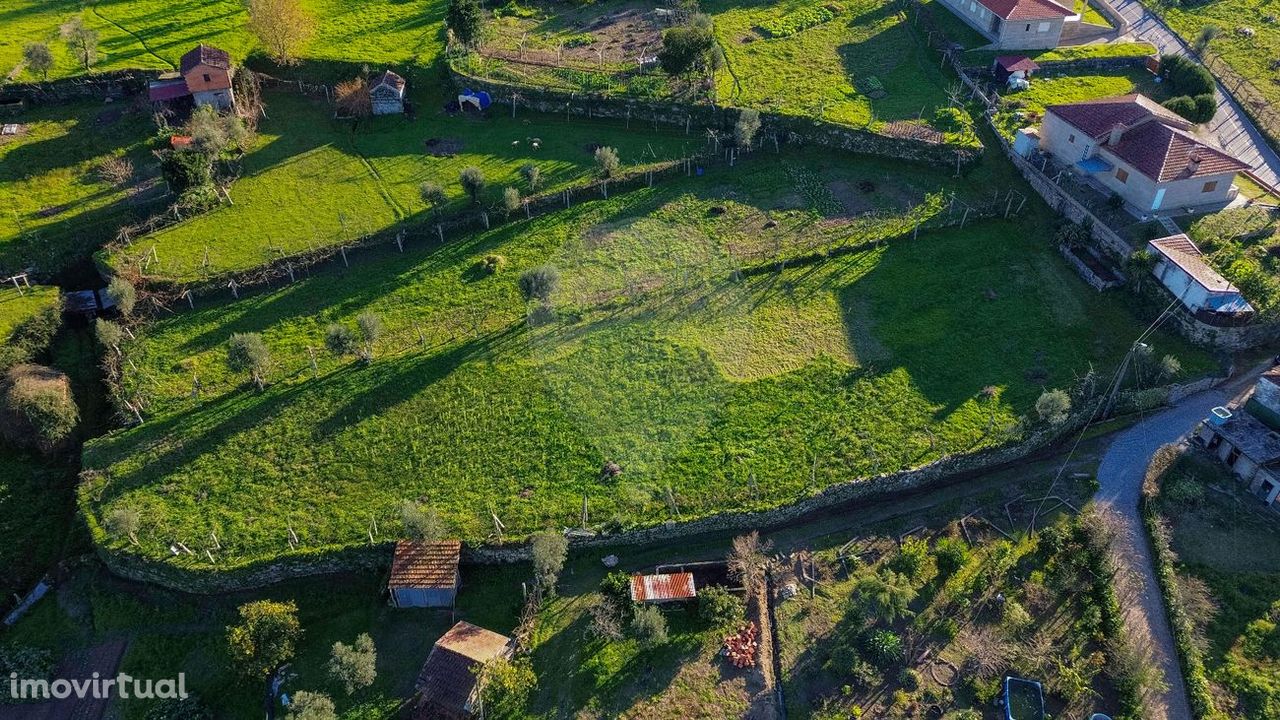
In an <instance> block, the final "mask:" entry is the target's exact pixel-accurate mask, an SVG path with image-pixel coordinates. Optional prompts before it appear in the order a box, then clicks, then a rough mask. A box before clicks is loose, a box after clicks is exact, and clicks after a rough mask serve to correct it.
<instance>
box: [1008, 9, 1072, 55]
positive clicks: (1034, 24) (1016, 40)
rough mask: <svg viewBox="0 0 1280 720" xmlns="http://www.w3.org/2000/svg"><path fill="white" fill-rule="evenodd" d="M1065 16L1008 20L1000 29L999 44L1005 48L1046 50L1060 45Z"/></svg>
mask: <svg viewBox="0 0 1280 720" xmlns="http://www.w3.org/2000/svg"><path fill="white" fill-rule="evenodd" d="M1062 25H1063V18H1060V17H1059V18H1047V19H1044V20H1007V21H1005V23H1004V25H1003V26H1002V27H1001V29H1000V40H999V41H998V42H997V46H998V47H999V48H1001V49H1004V50H1045V49H1051V48H1056V47H1058V42H1059V41H1060V40H1061V39H1062Z"/></svg>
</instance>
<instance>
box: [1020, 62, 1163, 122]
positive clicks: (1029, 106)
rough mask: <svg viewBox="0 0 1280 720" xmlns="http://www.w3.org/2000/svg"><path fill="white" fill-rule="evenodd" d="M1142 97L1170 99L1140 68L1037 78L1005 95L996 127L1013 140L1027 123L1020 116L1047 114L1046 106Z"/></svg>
mask: <svg viewBox="0 0 1280 720" xmlns="http://www.w3.org/2000/svg"><path fill="white" fill-rule="evenodd" d="M1130 93H1142V94H1143V95H1146V96H1148V97H1150V98H1153V99H1155V100H1157V101H1159V100H1163V99H1165V98H1166V97H1167V96H1168V93H1167V92H1164V91H1163V88H1162V87H1161V86H1160V85H1159V84H1158V83H1156V82H1154V78H1153V76H1152V75H1151V73H1149V72H1147V71H1146V70H1143V69H1140V68H1132V69H1129V70H1116V71H1106V72H1096V73H1092V74H1088V75H1057V76H1047V75H1044V76H1040V75H1037V76H1033V77H1032V78H1031V87H1029V88H1027V89H1026V90H1019V91H1017V92H1008V93H1005V94H1004V95H1003V96H1002V97H1003V98H1004V108H1003V109H1002V111H1001V112H1000V113H999V114H998V115H997V116H996V124H997V126H998V127H999V128H1000V130H1001V132H1002V133H1003V134H1004V135H1005V136H1006V137H1010V138H1011V137H1013V134H1014V133H1015V132H1017V130H1018V128H1021V127H1024V126H1025V125H1027V124H1028V123H1027V121H1026V120H1024V119H1021V118H1019V117H1018V115H1017V113H1018V112H1035V113H1038V114H1043V113H1044V109H1045V107H1046V106H1049V105H1061V104H1067V103H1075V102H1084V101H1086V100H1096V99H1098V98H1105V97H1115V96H1117V95H1128V94H1130Z"/></svg>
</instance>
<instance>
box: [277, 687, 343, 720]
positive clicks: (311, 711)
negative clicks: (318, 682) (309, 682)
mask: <svg viewBox="0 0 1280 720" xmlns="http://www.w3.org/2000/svg"><path fill="white" fill-rule="evenodd" d="M337 718H338V711H337V709H336V708H335V707H334V706H333V701H332V700H330V699H329V696H328V695H325V694H324V693H318V692H312V691H310V690H299V691H298V692H296V693H294V694H293V701H292V702H290V703H289V720H337Z"/></svg>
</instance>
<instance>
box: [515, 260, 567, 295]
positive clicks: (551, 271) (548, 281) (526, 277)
mask: <svg viewBox="0 0 1280 720" xmlns="http://www.w3.org/2000/svg"><path fill="white" fill-rule="evenodd" d="M519 285H520V292H521V293H522V294H524V297H525V299H526V300H541V301H542V302H547V301H548V300H550V299H551V296H552V295H553V294H554V293H555V291H556V288H558V287H559V286H560V271H559V270H557V269H556V268H555V266H553V265H542V266H540V267H536V268H531V269H529V270H525V271H524V272H523V273H521V274H520V281H519Z"/></svg>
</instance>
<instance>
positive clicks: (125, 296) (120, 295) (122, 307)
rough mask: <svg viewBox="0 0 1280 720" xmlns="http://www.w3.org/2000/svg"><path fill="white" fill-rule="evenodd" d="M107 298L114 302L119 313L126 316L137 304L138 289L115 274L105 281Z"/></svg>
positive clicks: (131, 312) (130, 313)
mask: <svg viewBox="0 0 1280 720" xmlns="http://www.w3.org/2000/svg"><path fill="white" fill-rule="evenodd" d="M107 298H108V299H110V300H111V302H113V303H115V306H116V309H117V310H119V311H120V314H121V315H124V316H126V317H128V316H129V315H132V314H133V310H134V307H135V306H137V304H138V291H137V290H135V289H134V287H133V283H131V282H129V281H128V280H125V279H124V278H122V277H120V276H119V275H116V276H114V277H112V278H111V282H109V283H107Z"/></svg>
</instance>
